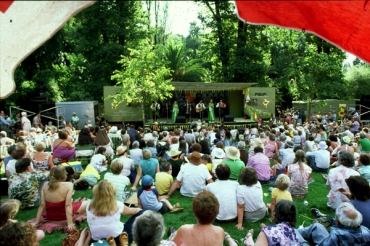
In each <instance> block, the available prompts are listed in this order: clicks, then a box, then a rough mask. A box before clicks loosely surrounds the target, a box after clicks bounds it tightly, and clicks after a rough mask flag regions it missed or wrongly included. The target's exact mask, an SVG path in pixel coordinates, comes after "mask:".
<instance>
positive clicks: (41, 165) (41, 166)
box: [30, 152, 50, 171]
mask: <svg viewBox="0 0 370 246" xmlns="http://www.w3.org/2000/svg"><path fill="white" fill-rule="evenodd" d="M45 154H46V155H45V159H44V160H41V161H37V160H35V158H34V153H33V152H31V153H30V157H31V159H32V163H33V168H34V169H35V170H36V171H48V170H49V156H50V153H49V152H45Z"/></svg>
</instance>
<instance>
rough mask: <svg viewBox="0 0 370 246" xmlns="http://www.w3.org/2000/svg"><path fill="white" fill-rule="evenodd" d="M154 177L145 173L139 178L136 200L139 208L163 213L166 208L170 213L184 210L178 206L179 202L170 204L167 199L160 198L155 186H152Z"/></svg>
mask: <svg viewBox="0 0 370 246" xmlns="http://www.w3.org/2000/svg"><path fill="white" fill-rule="evenodd" d="M153 181H154V179H153V178H152V177H151V176H150V175H145V176H144V177H143V178H142V179H141V184H142V186H143V187H142V188H140V189H139V190H138V192H137V200H138V205H139V208H142V209H145V210H152V211H154V212H159V213H161V214H164V213H165V212H167V211H168V210H170V212H171V213H177V212H182V211H184V209H183V208H180V204H178V203H177V204H175V205H173V206H172V205H171V203H170V202H169V201H168V200H167V199H164V198H162V199H160V198H159V195H158V191H157V189H156V188H152V185H153Z"/></svg>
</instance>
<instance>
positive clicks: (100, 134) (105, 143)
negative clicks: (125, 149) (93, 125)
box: [94, 129, 114, 160]
mask: <svg viewBox="0 0 370 246" xmlns="http://www.w3.org/2000/svg"><path fill="white" fill-rule="evenodd" d="M94 145H95V152H96V151H97V150H98V149H99V147H104V148H105V151H106V152H105V154H106V156H110V157H111V160H112V159H113V158H114V151H113V142H112V139H110V138H109V137H108V134H107V131H106V130H105V129H99V130H98V131H97V132H96V138H95V141H94Z"/></svg>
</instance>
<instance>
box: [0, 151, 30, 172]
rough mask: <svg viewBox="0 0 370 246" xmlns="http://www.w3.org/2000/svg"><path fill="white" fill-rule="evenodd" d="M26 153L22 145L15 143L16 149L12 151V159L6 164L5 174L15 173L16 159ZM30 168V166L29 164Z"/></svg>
mask: <svg viewBox="0 0 370 246" xmlns="http://www.w3.org/2000/svg"><path fill="white" fill-rule="evenodd" d="M25 154H26V149H25V148H24V147H23V146H20V145H17V147H16V149H15V150H14V151H13V152H12V158H13V159H12V160H10V161H9V162H8V165H6V170H5V175H6V176H7V177H9V176H10V175H13V174H15V173H16V171H15V164H16V163H17V161H18V160H20V159H22V158H23V157H24V156H25ZM31 168H32V166H31Z"/></svg>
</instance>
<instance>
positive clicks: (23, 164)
mask: <svg viewBox="0 0 370 246" xmlns="http://www.w3.org/2000/svg"><path fill="white" fill-rule="evenodd" d="M15 171H16V173H15V174H13V175H11V176H10V177H9V190H8V191H9V198H12V199H18V200H19V201H20V202H21V206H20V208H21V209H25V208H33V207H36V206H38V205H39V203H40V193H39V187H41V185H42V184H43V182H44V181H46V180H47V178H48V176H49V172H40V173H37V172H32V168H31V160H30V159H28V158H22V159H20V160H18V161H17V163H16V164H15Z"/></svg>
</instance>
